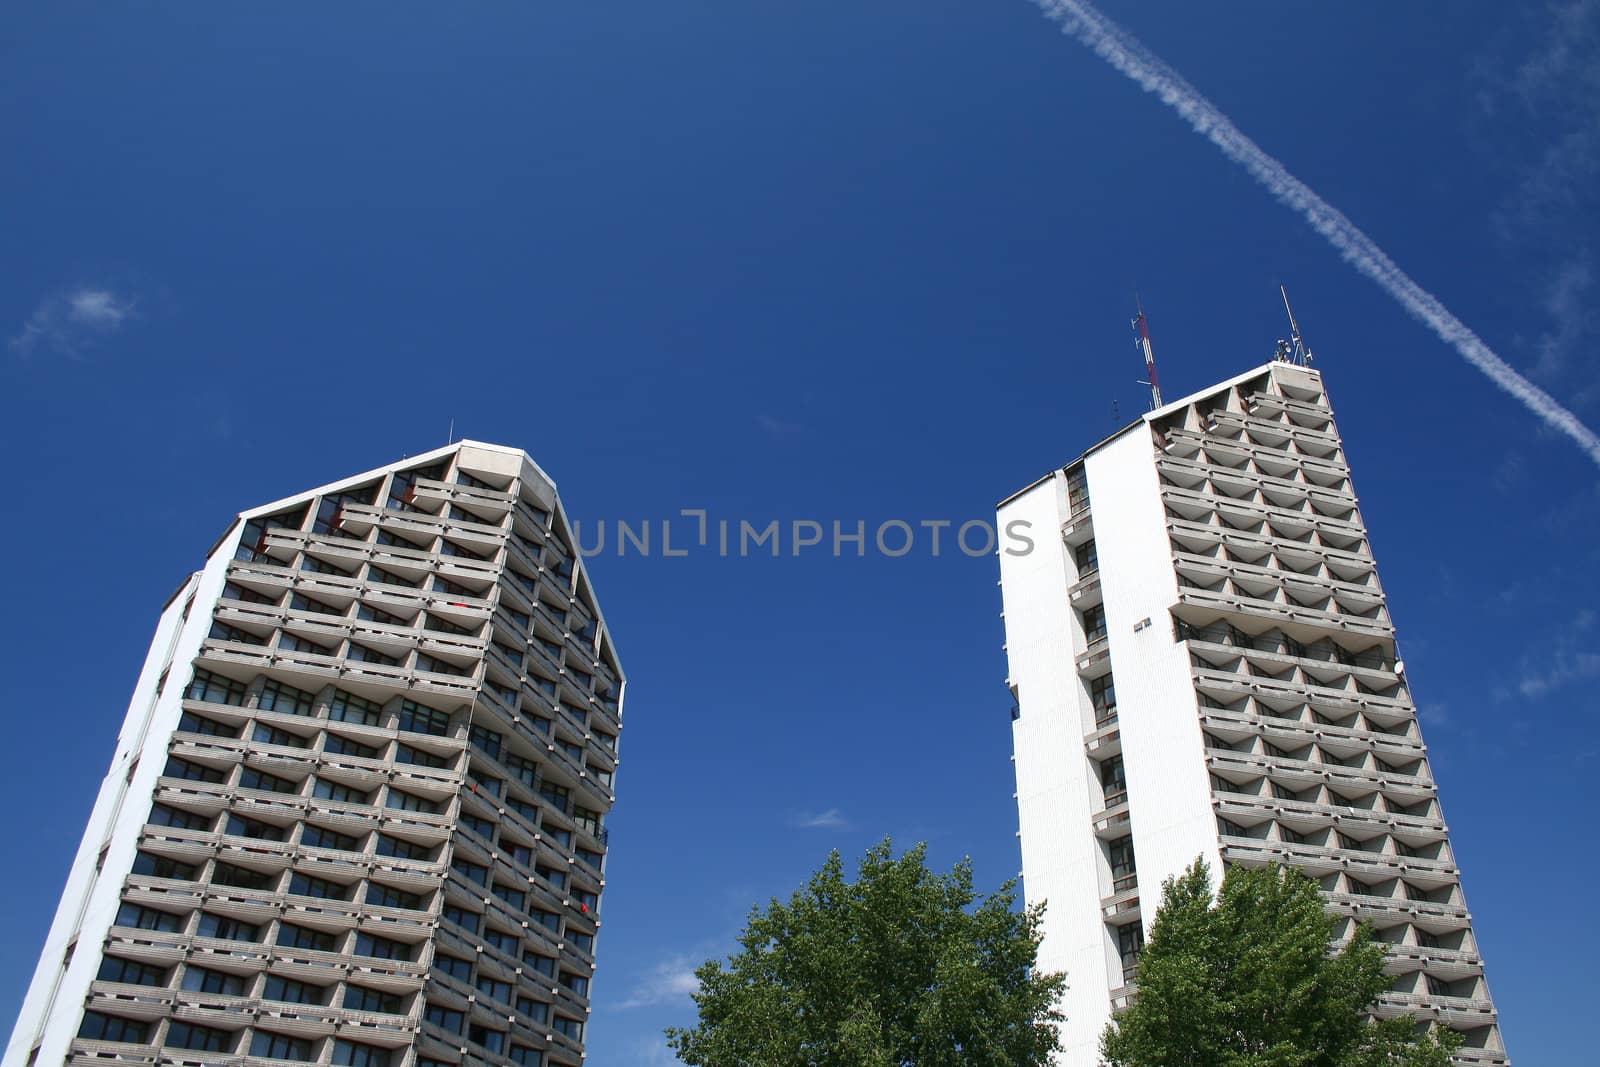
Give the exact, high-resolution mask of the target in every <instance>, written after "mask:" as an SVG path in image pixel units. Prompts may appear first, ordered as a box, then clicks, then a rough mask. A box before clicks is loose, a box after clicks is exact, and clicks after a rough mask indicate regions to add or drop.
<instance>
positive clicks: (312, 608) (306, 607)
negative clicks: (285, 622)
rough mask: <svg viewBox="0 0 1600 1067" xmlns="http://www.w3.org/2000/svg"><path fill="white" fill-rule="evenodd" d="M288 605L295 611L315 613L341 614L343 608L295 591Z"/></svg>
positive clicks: (343, 611)
mask: <svg viewBox="0 0 1600 1067" xmlns="http://www.w3.org/2000/svg"><path fill="white" fill-rule="evenodd" d="M289 606H290V607H291V608H293V609H295V610H296V611H309V612H312V613H314V614H317V615H343V614H344V613H345V611H346V609H345V608H337V607H334V606H333V605H332V604H328V603H325V602H324V601H321V600H313V599H312V598H311V597H308V596H306V595H305V594H304V593H296V594H294V595H293V596H291V597H290V598H289Z"/></svg>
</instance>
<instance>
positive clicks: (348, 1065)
mask: <svg viewBox="0 0 1600 1067" xmlns="http://www.w3.org/2000/svg"><path fill="white" fill-rule="evenodd" d="M333 1062H334V1063H335V1064H337V1065H338V1067H389V1050H388V1049H384V1048H378V1047H376V1046H374V1045H362V1044H358V1043H356V1042H354V1041H345V1040H343V1039H340V1040H337V1041H335V1042H334V1043H333Z"/></svg>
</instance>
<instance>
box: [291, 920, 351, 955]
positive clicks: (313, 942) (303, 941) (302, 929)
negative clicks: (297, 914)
mask: <svg viewBox="0 0 1600 1067" xmlns="http://www.w3.org/2000/svg"><path fill="white" fill-rule="evenodd" d="M339 941H340V938H339V935H337V934H330V933H328V932H327V931H325V930H313V929H311V927H309V926H296V925H294V924H293V923H283V924H281V925H280V926H279V927H278V944H279V945H282V946H283V947H284V948H303V949H310V950H312V951H314V952H336V951H338V947H339Z"/></svg>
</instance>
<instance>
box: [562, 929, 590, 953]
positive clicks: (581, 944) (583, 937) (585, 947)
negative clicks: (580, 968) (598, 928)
mask: <svg viewBox="0 0 1600 1067" xmlns="http://www.w3.org/2000/svg"><path fill="white" fill-rule="evenodd" d="M567 942H568V943H569V944H570V945H572V946H573V947H574V948H576V949H577V950H578V951H579V952H587V953H589V954H590V955H591V956H592V955H594V935H593V934H584V933H579V932H578V931H576V930H568V931H567Z"/></svg>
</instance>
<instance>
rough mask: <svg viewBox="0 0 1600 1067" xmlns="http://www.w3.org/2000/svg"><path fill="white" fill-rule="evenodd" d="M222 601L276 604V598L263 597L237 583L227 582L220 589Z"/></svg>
mask: <svg viewBox="0 0 1600 1067" xmlns="http://www.w3.org/2000/svg"><path fill="white" fill-rule="evenodd" d="M222 599H224V600H242V601H244V602H245V603H246V604H276V603H277V602H278V598H277V597H275V596H264V595H262V594H261V593H258V592H256V591H255V590H254V589H247V588H246V587H244V586H242V585H240V584H238V583H237V582H229V583H228V584H227V585H224V586H223V587H222Z"/></svg>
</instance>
